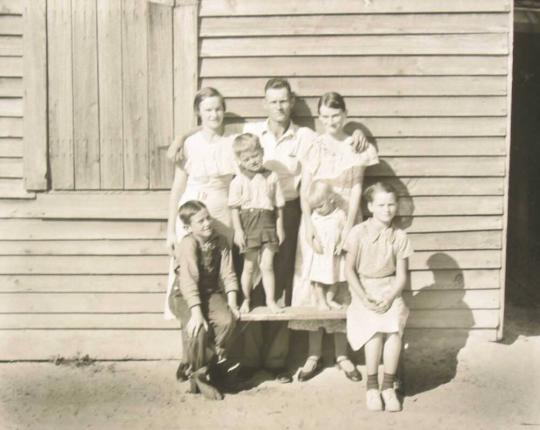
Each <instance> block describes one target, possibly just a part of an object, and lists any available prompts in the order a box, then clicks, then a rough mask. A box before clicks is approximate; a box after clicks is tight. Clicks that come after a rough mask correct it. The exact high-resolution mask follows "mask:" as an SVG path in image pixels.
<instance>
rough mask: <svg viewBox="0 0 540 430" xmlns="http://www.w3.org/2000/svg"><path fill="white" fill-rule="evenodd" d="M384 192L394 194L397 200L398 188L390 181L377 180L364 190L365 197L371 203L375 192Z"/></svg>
mask: <svg viewBox="0 0 540 430" xmlns="http://www.w3.org/2000/svg"><path fill="white" fill-rule="evenodd" d="M379 192H383V193H390V194H393V195H394V197H395V198H396V200H397V197H398V195H397V191H396V189H395V188H394V187H393V186H392V185H390V184H389V183H388V182H382V181H381V182H375V183H374V184H373V185H370V186H369V187H367V188H366V189H365V191H364V199H365V200H366V202H368V203H371V202H372V201H373V198H374V196H375V194H377V193H379Z"/></svg>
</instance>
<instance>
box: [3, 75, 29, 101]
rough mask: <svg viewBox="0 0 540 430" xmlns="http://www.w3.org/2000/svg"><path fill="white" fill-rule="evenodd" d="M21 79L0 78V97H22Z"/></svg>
mask: <svg viewBox="0 0 540 430" xmlns="http://www.w3.org/2000/svg"><path fill="white" fill-rule="evenodd" d="M23 92H24V90H23V84H22V78H0V97H22V96H23Z"/></svg>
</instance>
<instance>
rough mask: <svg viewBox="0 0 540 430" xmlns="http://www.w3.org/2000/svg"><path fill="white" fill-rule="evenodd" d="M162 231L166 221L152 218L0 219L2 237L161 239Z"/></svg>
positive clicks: (164, 234) (16, 238)
mask: <svg viewBox="0 0 540 430" xmlns="http://www.w3.org/2000/svg"><path fill="white" fill-rule="evenodd" d="M164 217H165V215H164ZM166 232H167V224H166V222H164V221H153V220H146V221H142V220H133V221H125V220H117V221H114V220H113V221H87V220H79V221H77V220H51V219H0V238H1V239H2V240H47V239H50V240H74V239H80V240H96V239H111V240H114V239H132V240H135V239H164V238H165V236H166Z"/></svg>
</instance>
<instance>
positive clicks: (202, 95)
mask: <svg viewBox="0 0 540 430" xmlns="http://www.w3.org/2000/svg"><path fill="white" fill-rule="evenodd" d="M210 97H218V98H219V100H220V101H221V105H222V106H223V110H227V106H226V105H225V97H223V95H222V94H221V93H220V92H219V91H218V90H216V89H215V88H212V87H204V88H201V89H200V90H199V91H198V92H197V94H195V98H194V99H193V109H194V110H195V113H196V114H199V108H200V106H201V103H202V102H203V100H205V99H208V98H210Z"/></svg>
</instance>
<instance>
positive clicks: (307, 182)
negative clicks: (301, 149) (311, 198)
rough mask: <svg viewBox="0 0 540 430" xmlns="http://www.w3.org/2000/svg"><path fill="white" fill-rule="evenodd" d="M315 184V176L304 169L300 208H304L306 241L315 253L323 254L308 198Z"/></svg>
mask: <svg viewBox="0 0 540 430" xmlns="http://www.w3.org/2000/svg"><path fill="white" fill-rule="evenodd" d="M312 182H313V175H312V174H311V173H310V172H308V170H307V169H304V168H303V169H302V180H301V182H300V207H301V208H302V219H303V222H304V226H305V234H306V241H307V243H308V245H309V246H311V247H312V248H313V249H314V250H315V252H317V253H319V254H321V253H322V246H321V244H320V242H319V239H318V238H317V236H316V233H315V230H314V228H313V224H312V222H311V207H310V206H309V203H308V200H307V196H308V195H309V188H310V187H311V183H312Z"/></svg>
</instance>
